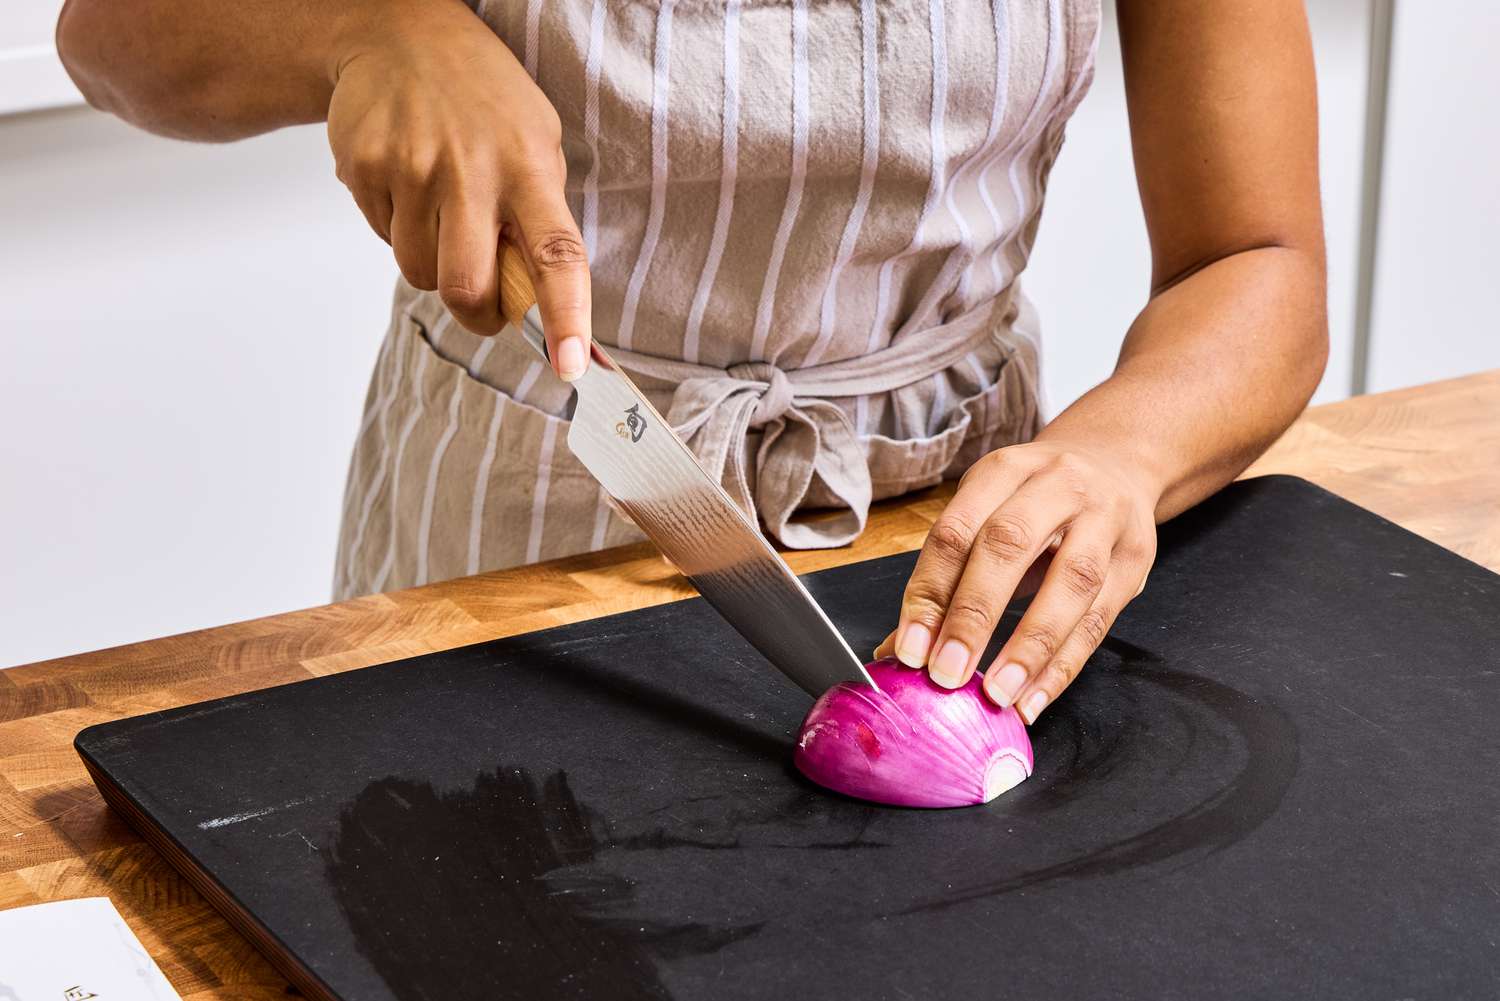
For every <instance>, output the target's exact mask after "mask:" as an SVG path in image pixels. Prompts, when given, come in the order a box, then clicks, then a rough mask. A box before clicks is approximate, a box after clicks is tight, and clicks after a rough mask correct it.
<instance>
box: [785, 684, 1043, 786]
mask: <svg viewBox="0 0 1500 1001" xmlns="http://www.w3.org/2000/svg"><path fill="white" fill-rule="evenodd" d="M867 670H868V671H869V672H870V677H872V678H874V679H875V684H877V685H879V686H880V690H879V691H875V690H874V689H872V688H870V687H869V686H868V685H862V684H856V683H854V682H845V683H843V684H842V685H836V686H834V687H833V688H830V689H829V690H828V691H826V692H824V693H823V695H822V697H821V698H819V699H818V701H817V702H815V703H813V707H812V711H811V712H809V713H808V714H807V719H805V720H803V721H802V731H801V733H800V734H799V735H798V737H797V753H796V756H795V758H794V759H793V760H794V761H795V763H796V765H797V770H798V771H800V772H801V773H802V774H803V775H806V776H807V777H808V778H810V779H812V780H813V781H814V782H816V783H817V784H818V785H820V786H823V787H825V788H828V789H832V790H833V791H834V792H839V793H843V794H844V795H846V796H853V797H855V798H856V799H867V800H871V801H873V802H876V803H889V804H891V805H892V806H925V807H943V806H972V805H974V804H976V803H988V802H989V801H990V800H992V799H994V798H995V797H996V796H998V795H1000V794H1001V793H1003V792H1005V791H1006V790H1007V789H1010V788H1011V787H1012V786H1015V785H1017V784H1018V783H1020V782H1022V781H1023V780H1025V779H1026V777H1027V776H1029V775H1030V774H1031V767H1032V757H1031V740H1030V739H1029V738H1028V737H1027V736H1026V727H1025V725H1024V724H1023V723H1022V722H1021V717H1020V715H1019V714H1018V713H1017V712H1016V710H1015V709H1014V708H1006V709H1001V708H1000V707H999V706H997V705H995V704H994V703H993V702H991V701H990V700H989V699H988V698H986V697H985V695H984V690H983V688H982V687H981V681H982V675H980V674H978V673H976V674H975V675H974V677H973V678H971V679H970V680H969V683H968V684H967V685H965V686H964V687H962V688H959V689H955V690H952V691H950V690H949V689H946V688H943V687H942V686H940V685H936V684H933V682H932V680H931V679H930V678H928V677H927V672H926V671H917V670H913V669H911V668H909V667H904V666H902V665H901V664H899V663H898V662H897V661H896V660H895V659H894V658H887V659H885V660H878V661H876V662H875V663H873V664H870V665H868V666H867Z"/></svg>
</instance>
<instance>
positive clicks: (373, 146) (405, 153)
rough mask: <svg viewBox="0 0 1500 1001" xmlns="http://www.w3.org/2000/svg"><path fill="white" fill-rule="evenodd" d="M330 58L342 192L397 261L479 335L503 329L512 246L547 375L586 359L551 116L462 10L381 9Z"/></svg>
mask: <svg viewBox="0 0 1500 1001" xmlns="http://www.w3.org/2000/svg"><path fill="white" fill-rule="evenodd" d="M380 7H381V8H383V10H382V14H381V16H380V17H378V18H374V19H372V22H371V23H370V24H369V25H368V26H367V27H366V28H364V29H361V30H355V31H352V32H351V33H350V34H351V36H352V38H351V40H350V41H349V43H348V44H347V45H346V46H344V47H343V49H342V51H341V52H340V57H339V61H338V68H337V82H336V83H335V84H334V89H333V97H332V100H331V101H330V103H329V107H328V141H329V144H330V146H332V148H333V156H334V162H335V165H336V169H337V173H338V178H339V180H340V181H342V182H343V183H344V184H345V185H346V186H347V187H348V188H349V190H350V192H351V193H353V195H354V200H355V201H356V202H357V203H358V204H359V207H360V210H361V211H362V212H363V213H364V214H365V219H366V220H368V221H369V223H370V227H371V228H372V229H374V230H375V232H376V233H378V234H379V235H380V237H381V239H383V240H385V241H386V242H387V243H389V244H390V245H391V249H392V250H393V251H394V252H395V256H396V263H397V265H398V266H399V267H400V268H401V273H402V274H403V275H405V276H406V280H407V281H409V282H410V283H411V284H412V285H414V286H416V287H417V288H420V289H426V290H429V291H432V290H436V291H437V292H438V293H439V294H440V295H441V296H442V299H443V302H444V304H445V305H446V306H447V307H448V310H449V311H450V312H451V313H452V314H453V317H454V319H456V320H458V322H459V323H461V324H462V325H463V326H464V327H466V328H468V329H469V330H472V331H473V332H474V333H476V334H485V335H489V334H494V333H496V332H497V331H499V330H500V328H501V327H503V326H504V325H505V320H504V319H503V318H502V316H501V314H500V303H499V290H500V285H499V269H498V267H497V255H498V251H499V246H500V241H501V240H502V239H510V240H512V241H513V242H514V243H515V244H516V245H517V246H518V247H519V248H520V249H521V252H522V254H523V256H524V257H525V259H526V262H527V266H528V268H529V270H530V272H531V280H532V284H533V285H535V286H536V294H537V303H538V307H539V308H540V310H541V314H542V325H543V327H544V328H545V329H546V334H547V347H548V351H549V353H550V356H551V358H552V362H553V366H554V368H555V369H556V370H557V374H558V375H559V376H560V377H561V378H563V379H565V380H568V381H571V380H573V379H576V378H577V377H578V376H580V375H582V374H583V371H584V369H585V367H586V366H587V363H588V357H589V338H590V326H589V303H590V298H589V270H588V260H587V255H586V254H585V251H584V245H583V239H582V237H581V236H580V235H579V232H578V227H577V226H576V225H575V224H574V222H573V216H572V214H571V213H570V212H569V211H568V205H567V202H566V200H565V199H564V196H563V182H564V180H565V177H566V173H567V167H566V162H565V160H564V158H563V152H562V145H561V139H562V127H561V124H560V122H559V120H558V116H557V112H556V111H555V110H553V108H552V105H551V103H550V102H548V100H547V98H546V96H545V95H544V94H543V93H542V92H541V90H540V89H539V88H538V87H537V86H536V84H535V83H534V82H533V81H532V79H531V77H530V76H529V75H528V74H527V73H526V70H525V69H524V68H523V67H522V66H521V64H520V63H519V62H518V61H517V60H516V58H515V56H514V55H512V54H511V51H510V50H509V49H508V48H506V46H505V44H504V43H503V42H501V41H500V39H499V38H498V37H496V36H495V34H494V33H493V32H491V31H490V29H489V28H488V27H487V26H486V25H485V24H484V22H483V21H481V20H480V19H479V18H477V17H475V16H474V14H473V13H472V12H471V11H470V10H469V9H468V8H467V7H465V6H463V5H462V4H461V3H457V2H447V3H412V2H405V0H398V2H395V3H391V4H382V5H380Z"/></svg>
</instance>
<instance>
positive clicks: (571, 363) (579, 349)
mask: <svg viewBox="0 0 1500 1001" xmlns="http://www.w3.org/2000/svg"><path fill="white" fill-rule="evenodd" d="M583 365H584V357H583V338H582V337H566V338H563V342H562V343H561V344H559V345H558V346H557V374H558V375H559V376H561V377H562V380H563V382H572V381H573V380H574V379H576V378H578V377H579V376H580V375H582V374H583Z"/></svg>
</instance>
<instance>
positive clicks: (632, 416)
mask: <svg viewBox="0 0 1500 1001" xmlns="http://www.w3.org/2000/svg"><path fill="white" fill-rule="evenodd" d="M645 433H646V418H644V417H642V416H641V405H640V404H639V403H637V404H635V405H634V406H632V407H631V408H630V409H629V410H627V411H625V419H624V420H623V421H621V422H620V423H618V424H616V425H615V434H617V435H619V436H620V437H621V438H629V439H630V440H631V441H632V442H636V441H640V440H641V435H643V434H645Z"/></svg>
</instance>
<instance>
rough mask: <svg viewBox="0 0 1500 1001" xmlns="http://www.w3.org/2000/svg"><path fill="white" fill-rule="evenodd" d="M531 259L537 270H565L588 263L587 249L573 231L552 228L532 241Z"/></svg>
mask: <svg viewBox="0 0 1500 1001" xmlns="http://www.w3.org/2000/svg"><path fill="white" fill-rule="evenodd" d="M531 260H532V263H533V264H535V265H536V267H537V268H538V270H540V271H542V272H544V273H546V272H557V271H566V270H569V269H571V268H575V267H578V266H580V265H586V264H587V263H588V251H586V250H585V249H584V246H583V241H582V240H580V239H579V238H578V236H577V234H575V233H570V232H568V231H566V230H554V231H552V232H549V233H543V234H542V235H541V236H539V237H537V238H536V239H535V240H533V241H532V244H531Z"/></svg>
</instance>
